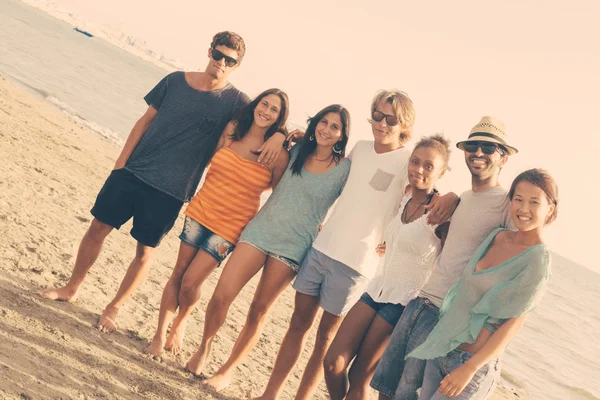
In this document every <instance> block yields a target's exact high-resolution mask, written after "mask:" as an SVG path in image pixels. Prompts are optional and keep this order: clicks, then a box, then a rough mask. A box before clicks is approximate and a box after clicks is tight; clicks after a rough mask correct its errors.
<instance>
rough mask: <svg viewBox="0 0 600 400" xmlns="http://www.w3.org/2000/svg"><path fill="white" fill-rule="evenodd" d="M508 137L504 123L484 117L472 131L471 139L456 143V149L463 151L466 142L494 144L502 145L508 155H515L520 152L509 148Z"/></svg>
mask: <svg viewBox="0 0 600 400" xmlns="http://www.w3.org/2000/svg"><path fill="white" fill-rule="evenodd" d="M507 139H508V135H507V134H506V127H505V126H504V123H503V122H502V121H500V120H499V119H497V118H494V117H487V116H486V117H483V118H481V121H479V123H478V124H477V125H475V126H474V127H473V129H471V132H470V133H469V138H468V139H467V140H464V141H462V142H458V143H456V147H458V148H459V149H461V150H464V149H463V143H465V142H492V143H497V144H499V145H502V147H504V148H506V150H508V155H511V156H512V155H515V154H517V153H518V152H519V150H517V149H516V148H514V147H512V146H509V145H508V144H507V143H506V142H507Z"/></svg>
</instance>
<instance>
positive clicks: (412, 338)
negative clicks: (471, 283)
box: [371, 117, 517, 400]
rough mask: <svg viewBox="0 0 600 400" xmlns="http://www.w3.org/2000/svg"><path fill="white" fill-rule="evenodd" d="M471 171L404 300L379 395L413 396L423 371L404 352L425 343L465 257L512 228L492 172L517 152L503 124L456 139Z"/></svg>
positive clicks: (486, 121)
mask: <svg viewBox="0 0 600 400" xmlns="http://www.w3.org/2000/svg"><path fill="white" fill-rule="evenodd" d="M457 147H458V148H459V149H461V150H463V151H464V154H465V162H466V164H467V167H468V168H469V171H470V172H471V190H467V191H466V192H464V193H463V194H462V195H461V196H460V203H459V205H458V207H457V208H456V211H455V212H454V215H453V216H452V219H451V222H450V226H449V229H448V231H447V235H446V234H443V235H444V236H443V238H444V239H445V242H444V247H443V249H442V252H441V254H440V256H439V257H438V259H437V261H436V265H435V268H434V270H433V273H432V275H431V277H430V278H429V281H428V282H427V284H426V285H425V287H424V288H423V290H422V291H421V296H420V297H418V298H416V299H414V300H412V301H411V302H409V303H408V304H407V305H406V307H405V308H404V311H403V313H402V316H401V317H400V320H399V321H398V323H397V324H396V327H395V328H394V332H393V333H392V336H391V337H390V341H389V343H388V345H387V347H386V349H385V352H384V354H383V356H382V358H381V360H380V361H379V364H378V366H377V369H376V371H375V375H374V376H373V379H372V381H371V386H372V387H373V388H374V389H376V390H378V391H379V392H380V393H381V395H382V397H390V398H392V397H393V398H395V399H398V400H399V399H403V400H416V399H417V397H418V396H417V389H419V388H420V387H421V384H422V382H423V375H424V371H425V364H426V362H425V361H424V360H417V359H414V358H408V359H406V360H405V356H406V355H407V354H409V353H410V352H411V351H412V350H413V349H415V348H416V347H417V346H419V345H420V344H421V343H423V342H424V341H425V339H426V338H427V336H428V335H429V333H430V332H431V330H432V329H433V327H434V326H435V324H436V323H437V321H438V315H439V307H440V305H441V303H442V299H443V298H444V296H445V295H446V293H447V292H448V290H449V289H450V287H452V285H454V283H455V282H456V281H457V280H458V278H459V277H460V275H461V274H462V272H463V270H464V268H465V267H466V266H467V263H468V262H469V260H470V259H471V256H472V255H473V253H474V252H475V250H476V249H477V247H478V246H479V245H480V244H481V243H482V242H483V241H484V240H485V238H486V237H487V236H488V235H489V234H490V233H491V232H492V231H493V230H494V229H496V228H498V227H499V226H505V227H506V226H512V223H511V222H510V216H509V208H510V204H509V202H508V200H507V194H506V190H505V189H503V188H502V187H500V184H499V182H498V175H499V174H500V170H501V169H502V166H504V164H505V163H506V162H507V161H508V156H509V155H513V154H516V153H517V150H516V149H515V148H514V147H511V146H510V145H508V144H507V135H506V133H505V128H504V124H503V123H502V122H500V121H499V120H497V119H495V118H492V117H483V118H482V119H481V121H480V122H479V123H478V124H477V125H475V126H474V127H473V129H472V130H471V133H470V134H469V138H468V139H467V140H466V141H464V142H459V143H457Z"/></svg>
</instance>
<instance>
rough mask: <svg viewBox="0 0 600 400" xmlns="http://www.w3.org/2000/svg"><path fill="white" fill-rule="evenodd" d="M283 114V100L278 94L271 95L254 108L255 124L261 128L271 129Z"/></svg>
mask: <svg viewBox="0 0 600 400" xmlns="http://www.w3.org/2000/svg"><path fill="white" fill-rule="evenodd" d="M280 113H281V98H280V97H279V96H277V95H276V94H269V95H267V96H265V97H263V98H262V99H260V101H259V102H258V104H257V105H256V107H255V108H254V124H256V125H257V126H259V127H260V128H269V127H270V126H271V125H273V124H274V123H275V122H277V118H279V114H280Z"/></svg>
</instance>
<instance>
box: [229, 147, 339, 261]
mask: <svg viewBox="0 0 600 400" xmlns="http://www.w3.org/2000/svg"><path fill="white" fill-rule="evenodd" d="M300 146H301V145H296V146H294V147H293V148H292V150H291V151H290V162H289V165H288V168H287V170H286V171H285V173H284V174H283V177H282V178H281V181H279V184H278V185H277V187H276V188H275V190H273V193H272V194H271V196H270V197H269V199H268V200H267V202H266V203H265V205H264V206H263V207H262V208H261V210H260V211H259V212H258V214H257V215H256V216H255V217H254V218H253V219H252V221H250V223H249V224H248V225H247V226H246V229H244V231H243V232H242V235H241V236H240V241H244V242H249V243H251V244H253V245H254V246H256V247H258V248H260V249H261V250H263V251H266V252H269V253H273V254H276V255H278V256H282V257H285V258H289V259H291V260H293V261H295V262H296V263H297V264H298V265H299V264H301V263H302V260H303V259H304V256H305V255H306V253H307V252H308V250H309V249H310V247H311V246H312V242H313V241H314V239H315V237H316V236H317V233H318V231H319V225H320V224H321V223H322V222H323V219H324V218H325V216H326V215H327V211H328V210H329V208H330V207H331V206H332V204H333V203H334V202H335V200H336V199H337V198H338V197H339V195H340V193H341V192H342V189H343V188H344V184H345V183H346V179H348V173H349V172H350V161H349V160H347V159H343V160H341V161H340V163H339V164H338V165H337V166H335V167H334V168H332V169H330V170H329V171H327V172H325V173H322V174H312V173H310V172H308V171H307V170H306V169H304V168H302V173H301V174H300V175H294V174H292V170H291V167H292V164H293V163H294V161H295V160H296V157H297V156H298V152H299V150H300Z"/></svg>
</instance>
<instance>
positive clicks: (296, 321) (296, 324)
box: [290, 311, 312, 333]
mask: <svg viewBox="0 0 600 400" xmlns="http://www.w3.org/2000/svg"><path fill="white" fill-rule="evenodd" d="M311 325H312V319H311V318H308V317H306V316H304V315H302V314H300V313H297V312H295V311H294V314H293V315H292V321H291V322H290V329H291V330H292V331H296V332H302V333H304V332H308V330H309V329H310V326H311Z"/></svg>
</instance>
